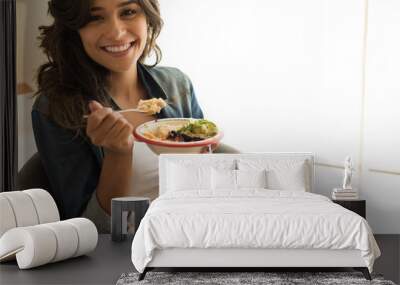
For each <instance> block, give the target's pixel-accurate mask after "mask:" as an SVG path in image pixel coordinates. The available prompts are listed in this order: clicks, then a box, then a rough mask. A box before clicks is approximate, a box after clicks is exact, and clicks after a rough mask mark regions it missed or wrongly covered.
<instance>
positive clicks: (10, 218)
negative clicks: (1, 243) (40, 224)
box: [0, 194, 17, 238]
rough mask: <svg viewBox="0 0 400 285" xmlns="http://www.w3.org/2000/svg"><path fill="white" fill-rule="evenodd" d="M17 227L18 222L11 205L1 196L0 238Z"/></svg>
mask: <svg viewBox="0 0 400 285" xmlns="http://www.w3.org/2000/svg"><path fill="white" fill-rule="evenodd" d="M16 226H17V222H16V221H15V216H14V211H13V209H12V207H11V204H10V202H9V201H8V199H7V198H6V197H3V196H2V195H1V194H0V238H1V236H2V235H3V234H4V233H5V232H6V231H8V230H9V229H12V228H15V227H16Z"/></svg>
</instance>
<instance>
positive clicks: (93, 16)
mask: <svg viewBox="0 0 400 285" xmlns="http://www.w3.org/2000/svg"><path fill="white" fill-rule="evenodd" d="M101 19H102V18H101V16H99V15H90V17H89V22H94V21H99V20H101Z"/></svg>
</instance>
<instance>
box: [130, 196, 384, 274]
mask: <svg viewBox="0 0 400 285" xmlns="http://www.w3.org/2000/svg"><path fill="white" fill-rule="evenodd" d="M170 248H180V249H185V248H188V249H189V248H191V249H195V248H198V249H211V248H213V249H218V248H220V249H221V248H232V249H234V248H238V249H239V248H246V249H332V250H341V249H344V250H359V251H360V252H361V257H362V259H363V260H364V261H365V266H366V267H368V269H369V270H370V271H372V267H373V263H374V260H375V259H376V258H377V257H378V256H379V255H380V251H379V248H378V246H377V244H376V241H375V239H374V237H373V234H372V231H371V229H370V227H369V225H368V223H367V221H366V220H365V219H364V218H362V217H361V216H359V215H357V214H355V213H353V212H351V211H349V210H347V209H344V208H343V207H341V206H340V205H337V204H335V203H333V202H332V201H331V200H329V199H328V198H327V197H325V196H322V195H318V194H313V193H308V192H300V191H283V190H282V191H280V190H265V189H243V190H241V191H233V192H232V191H231V192H229V190H228V189H227V190H226V191H221V192H219V193H213V194H210V195H207V194H206V193H203V194H202V195H199V192H198V191H181V192H169V193H168V192H167V193H165V194H163V195H161V196H160V197H159V198H157V199H156V200H154V201H153V203H152V204H151V206H150V208H149V210H148V212H147V213H146V215H145V217H144V218H143V220H142V222H141V223H140V226H139V228H138V230H137V232H136V235H135V237H134V239H133V242H132V262H133V265H134V266H135V268H136V269H137V270H138V271H139V272H143V270H144V268H145V267H146V266H147V264H148V263H149V262H150V261H151V260H152V259H153V257H154V252H155V250H157V249H158V250H160V249H161V250H162V249H170Z"/></svg>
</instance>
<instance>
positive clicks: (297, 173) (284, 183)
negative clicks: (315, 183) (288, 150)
mask: <svg viewBox="0 0 400 285" xmlns="http://www.w3.org/2000/svg"><path fill="white" fill-rule="evenodd" d="M306 166H307V161H304V160H296V159H239V160H238V168H239V169H240V170H263V169H266V170H267V181H268V185H267V188H268V189H273V190H292V191H311V190H310V188H311V186H310V181H309V180H308V176H309V170H308V167H306Z"/></svg>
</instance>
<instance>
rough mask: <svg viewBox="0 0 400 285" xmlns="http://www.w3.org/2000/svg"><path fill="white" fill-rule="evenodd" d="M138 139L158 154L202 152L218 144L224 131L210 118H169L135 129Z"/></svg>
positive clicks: (147, 123)
mask: <svg viewBox="0 0 400 285" xmlns="http://www.w3.org/2000/svg"><path fill="white" fill-rule="evenodd" d="M133 134H134V136H135V138H136V140H137V141H139V142H143V143H146V144H147V146H148V147H149V148H150V149H151V150H152V151H153V152H154V153H156V154H161V153H201V152H202V151H203V150H204V149H206V148H207V147H210V146H211V145H213V144H218V142H219V141H220V140H221V139H222V137H223V133H222V132H221V131H220V130H219V129H218V127H217V126H216V125H215V124H214V123H213V122H211V121H209V120H204V119H193V118H168V119H159V120H154V121H150V122H146V123H144V124H141V125H140V126H138V127H137V128H136V129H135V131H134V133H133Z"/></svg>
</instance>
